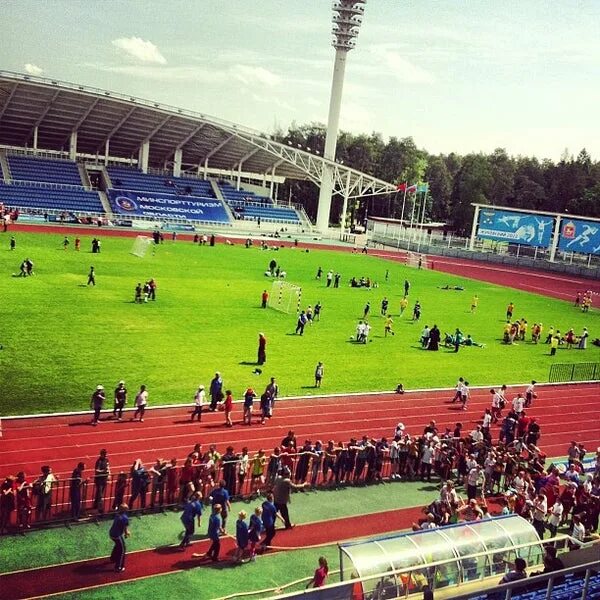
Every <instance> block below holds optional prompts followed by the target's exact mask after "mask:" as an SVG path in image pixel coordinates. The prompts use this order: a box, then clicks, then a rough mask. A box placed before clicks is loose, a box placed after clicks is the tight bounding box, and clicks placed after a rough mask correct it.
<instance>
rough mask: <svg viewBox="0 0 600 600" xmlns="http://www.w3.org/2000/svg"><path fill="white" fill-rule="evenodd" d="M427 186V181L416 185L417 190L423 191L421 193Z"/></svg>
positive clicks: (425, 190)
mask: <svg viewBox="0 0 600 600" xmlns="http://www.w3.org/2000/svg"><path fill="white" fill-rule="evenodd" d="M427 186H428V184H427V183H420V184H419V185H418V187H417V192H423V193H425V192H427Z"/></svg>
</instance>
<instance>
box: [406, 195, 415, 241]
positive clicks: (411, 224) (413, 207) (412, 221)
mask: <svg viewBox="0 0 600 600" xmlns="http://www.w3.org/2000/svg"><path fill="white" fill-rule="evenodd" d="M417 197H418V193H415V198H414V200H413V206H412V213H411V215H410V235H409V236H408V248H407V250H410V242H411V239H412V237H413V235H412V234H413V223H414V219H415V207H416V206H417Z"/></svg>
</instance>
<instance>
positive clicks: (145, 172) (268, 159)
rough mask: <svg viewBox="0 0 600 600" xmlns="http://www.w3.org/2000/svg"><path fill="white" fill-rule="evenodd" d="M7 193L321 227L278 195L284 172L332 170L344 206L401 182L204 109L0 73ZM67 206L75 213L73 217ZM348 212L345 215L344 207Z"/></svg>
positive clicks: (146, 216)
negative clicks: (192, 109) (288, 143)
mask: <svg viewBox="0 0 600 600" xmlns="http://www.w3.org/2000/svg"><path fill="white" fill-rule="evenodd" d="M0 167H1V171H2V173H1V174H2V177H1V178H0V202H2V203H3V204H4V205H5V206H8V207H11V208H13V209H16V210H18V212H19V215H20V216H21V218H31V216H32V215H33V218H36V217H35V215H36V214H37V218H40V215H43V216H44V218H46V219H54V218H57V217H58V216H60V218H61V220H66V219H67V220H78V219H79V220H80V219H81V218H84V219H88V218H101V219H103V220H104V221H105V222H106V223H111V222H113V221H114V222H116V221H118V222H119V223H120V224H129V225H132V226H134V227H136V226H140V227H147V226H148V222H149V221H150V222H152V223H153V224H156V223H157V222H160V223H163V222H168V223H171V224H175V225H177V224H178V225H180V226H182V228H191V229H193V228H194V226H196V225H200V224H202V225H206V224H210V225H211V226H222V227H237V226H239V227H241V228H242V229H244V228H248V227H249V226H251V225H254V226H258V225H260V223H261V222H264V223H272V224H273V225H274V226H278V225H286V226H293V227H294V228H295V230H297V231H300V230H305V231H307V232H310V231H312V229H313V225H312V223H311V222H310V220H309V218H308V216H307V214H306V212H305V211H304V209H303V207H302V206H301V205H299V204H292V203H290V202H289V201H287V202H282V201H281V200H279V199H278V186H279V184H281V183H282V182H283V181H285V180H286V179H288V178H290V179H301V180H309V181H312V182H314V183H315V184H316V185H319V182H320V179H321V175H322V173H323V169H325V168H327V169H329V170H331V171H332V173H333V181H334V193H336V194H340V195H341V196H343V198H344V206H345V207H346V206H347V205H348V202H349V201H350V200H351V199H353V198H357V197H362V196H365V195H377V194H383V193H389V192H392V191H395V189H396V187H395V185H393V184H391V183H388V182H385V181H382V180H380V179H377V178H375V177H372V176H369V175H366V174H364V173H361V172H359V171H357V170H355V169H352V168H349V167H346V166H344V165H341V164H338V163H336V162H334V161H331V160H327V159H325V158H323V157H322V156H319V155H317V154H312V153H309V152H307V151H305V150H302V149H298V148H293V147H291V146H288V145H286V144H281V143H278V142H276V141H274V140H272V139H271V138H270V137H269V136H267V135H264V134H262V133H260V132H259V131H255V130H252V129H249V128H247V127H244V126H242V125H238V124H235V123H230V122H227V121H224V120H221V119H217V118H214V117H210V116H208V115H205V114H201V113H196V112H193V111H189V110H185V109H183V108H177V107H173V106H168V105H164V104H161V103H158V102H152V101H148V100H143V99H140V98H136V97H133V96H127V95H123V94H119V93H116V92H111V91H106V90H100V89H96V88H90V87H87V86H83V85H76V84H72V83H66V82H63V81H57V80H53V79H45V78H41V77H35V76H32V75H24V74H18V73H12V72H6V71H0ZM65 213H66V214H65ZM342 219H345V215H343V217H342Z"/></svg>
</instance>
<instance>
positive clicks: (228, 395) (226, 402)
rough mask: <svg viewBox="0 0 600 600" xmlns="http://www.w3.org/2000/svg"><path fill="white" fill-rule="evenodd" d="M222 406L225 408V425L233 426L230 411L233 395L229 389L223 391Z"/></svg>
mask: <svg viewBox="0 0 600 600" xmlns="http://www.w3.org/2000/svg"><path fill="white" fill-rule="evenodd" d="M223 407H224V410H225V426H226V427H233V423H232V421H231V411H232V410H233V396H232V395H231V390H226V392H225V400H224V402H223Z"/></svg>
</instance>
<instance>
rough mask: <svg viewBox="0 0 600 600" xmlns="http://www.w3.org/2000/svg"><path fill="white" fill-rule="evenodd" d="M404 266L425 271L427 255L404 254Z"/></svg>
mask: <svg viewBox="0 0 600 600" xmlns="http://www.w3.org/2000/svg"><path fill="white" fill-rule="evenodd" d="M406 266H408V267H415V268H417V269H427V268H428V267H427V255H426V254H418V253H417V252H408V253H407V254H406Z"/></svg>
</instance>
